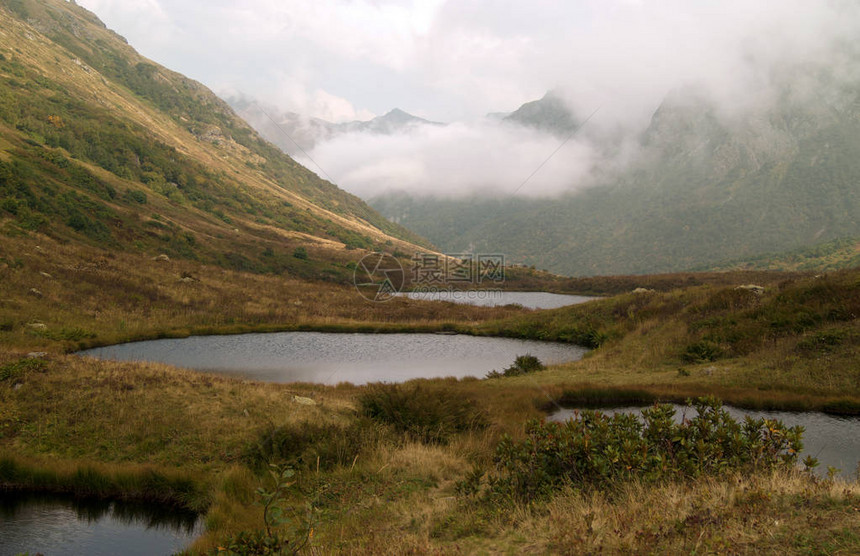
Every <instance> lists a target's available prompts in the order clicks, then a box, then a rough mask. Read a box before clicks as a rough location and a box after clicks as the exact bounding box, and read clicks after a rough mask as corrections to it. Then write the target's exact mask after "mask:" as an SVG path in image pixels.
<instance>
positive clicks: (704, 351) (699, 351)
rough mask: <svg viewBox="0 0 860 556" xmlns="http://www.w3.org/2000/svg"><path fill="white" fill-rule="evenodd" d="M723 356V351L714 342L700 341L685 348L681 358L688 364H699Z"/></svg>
mask: <svg viewBox="0 0 860 556" xmlns="http://www.w3.org/2000/svg"><path fill="white" fill-rule="evenodd" d="M722 354H723V350H722V349H721V348H720V346H718V345H717V344H715V343H714V342H711V341H708V340H700V341H698V342H694V343H692V344H690V345H688V346H687V348H686V349H685V350H684V354H683V355H682V358H683V359H684V361H686V362H688V363H701V362H703V361H716V360H717V359H719V358H720V357H721V356H722Z"/></svg>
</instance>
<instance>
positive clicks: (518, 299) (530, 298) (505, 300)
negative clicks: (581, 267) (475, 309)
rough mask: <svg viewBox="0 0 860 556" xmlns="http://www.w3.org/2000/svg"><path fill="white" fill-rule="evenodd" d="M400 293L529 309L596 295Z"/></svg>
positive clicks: (542, 307) (475, 291)
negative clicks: (515, 305) (518, 306)
mask: <svg viewBox="0 0 860 556" xmlns="http://www.w3.org/2000/svg"><path fill="white" fill-rule="evenodd" d="M400 295H403V296H406V297H408V298H409V299H421V300H424V301H453V302H454V303H468V304H470V305H478V306H481V307H497V306H502V305H510V304H517V305H522V306H523V307H525V308H527V309H557V308H559V307H565V306H567V305H576V304H578V303H585V302H586V301H591V300H592V299H597V298H596V297H585V296H581V295H564V294H558V293H547V292H508V291H500V290H474V291H452V290H438V291H414V292H404V293H401V294H400Z"/></svg>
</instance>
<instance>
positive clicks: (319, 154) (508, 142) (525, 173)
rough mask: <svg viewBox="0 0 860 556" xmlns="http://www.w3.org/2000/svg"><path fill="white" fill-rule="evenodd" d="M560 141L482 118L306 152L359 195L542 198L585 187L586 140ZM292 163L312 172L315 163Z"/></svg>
mask: <svg viewBox="0 0 860 556" xmlns="http://www.w3.org/2000/svg"><path fill="white" fill-rule="evenodd" d="M562 142H563V139H560V138H558V137H555V136H552V135H548V134H544V133H540V132H538V131H534V130H530V129H526V128H522V127H519V126H515V125H512V124H507V123H502V122H495V121H491V120H489V119H487V120H482V121H478V122H473V123H454V124H450V125H447V126H431V125H423V126H419V127H416V128H413V129H411V130H409V131H406V132H401V133H396V134H393V135H377V134H370V133H350V134H346V135H340V136H337V137H335V138H334V139H332V140H330V141H327V142H325V143H322V144H320V145H318V146H317V147H316V148H314V149H313V150H312V151H311V152H310V153H309V154H310V155H311V157H312V158H313V160H314V161H315V162H316V163H317V164H319V166H320V167H322V168H323V169H324V170H325V173H326V174H328V175H329V176H331V177H332V179H334V180H335V181H336V182H337V183H338V185H340V186H341V187H343V188H344V189H346V190H347V191H350V192H352V193H354V194H356V195H359V196H361V197H364V198H373V197H376V196H379V195H383V194H385V193H390V192H395V191H406V192H411V193H424V194H432V195H438V196H443V197H459V196H463V195H471V194H475V193H478V194H485V195H492V196H499V197H503V196H508V195H511V194H514V193H517V194H520V195H526V196H545V195H555V194H558V193H561V192H564V191H571V190H575V189H577V188H578V187H583V186H585V185H587V184H588V183H589V176H590V173H591V169H592V165H593V164H594V162H595V161H596V160H597V157H596V154H595V152H594V150H593V148H592V147H591V146H590V145H589V144H588V143H586V142H582V141H578V140H576V139H572V140H570V141H568V142H566V143H564V145H563V146H562ZM559 147H560V148H559ZM553 152H555V156H552V157H551V158H550V155H552V154H553ZM297 159H298V160H299V161H300V162H302V163H304V164H306V165H307V166H308V167H309V168H311V169H314V170H317V168H316V166H315V165H314V164H313V163H312V162H310V161H308V160H306V159H305V160H303V158H302V157H301V156H299V157H297ZM548 159H549V160H548ZM541 165H543V167H541ZM538 168H540V171H537V170H538ZM536 171H537V172H536ZM535 172H536V173H535ZM533 173H534V175H532V174H533ZM527 180H528V181H527Z"/></svg>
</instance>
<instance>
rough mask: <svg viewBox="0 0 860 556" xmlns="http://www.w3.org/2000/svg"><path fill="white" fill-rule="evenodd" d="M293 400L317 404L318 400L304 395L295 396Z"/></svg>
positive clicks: (303, 403)
mask: <svg viewBox="0 0 860 556" xmlns="http://www.w3.org/2000/svg"><path fill="white" fill-rule="evenodd" d="M293 401H294V402H296V403H300V404H302V405H316V404H317V402H315V401H313V400H312V399H310V398H305V397H304V396H293Z"/></svg>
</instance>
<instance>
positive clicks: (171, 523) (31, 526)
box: [0, 492, 202, 555]
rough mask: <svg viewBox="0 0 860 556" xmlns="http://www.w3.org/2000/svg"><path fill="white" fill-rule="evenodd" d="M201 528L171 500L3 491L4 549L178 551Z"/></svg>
mask: <svg viewBox="0 0 860 556" xmlns="http://www.w3.org/2000/svg"><path fill="white" fill-rule="evenodd" d="M201 532H202V531H201V525H200V522H199V519H198V516H197V514H195V513H194V512H190V511H187V510H182V509H177V508H171V507H169V506H163V505H157V504H141V503H136V502H127V501H105V500H96V499H81V498H74V497H71V496H57V495H46V494H32V493H14V492H0V554H19V553H23V552H30V553H37V552H39V553H43V554H51V555H54V554H60V555H64V554H69V555H72V554H92V555H99V554H105V555H108V554H111V555H112V554H128V555H136V554H140V555H148V554H173V553H175V552H177V551H180V550H182V549H184V548H185V547H186V546H188V545H189V544H190V543H191V542H192V541H193V540H194V538H195V537H197V536H198V535H199V534H200V533H201Z"/></svg>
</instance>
